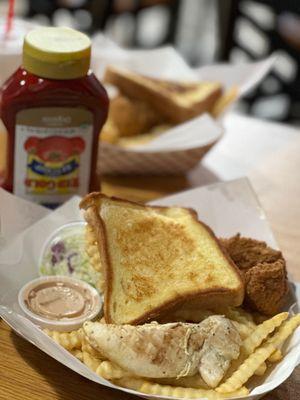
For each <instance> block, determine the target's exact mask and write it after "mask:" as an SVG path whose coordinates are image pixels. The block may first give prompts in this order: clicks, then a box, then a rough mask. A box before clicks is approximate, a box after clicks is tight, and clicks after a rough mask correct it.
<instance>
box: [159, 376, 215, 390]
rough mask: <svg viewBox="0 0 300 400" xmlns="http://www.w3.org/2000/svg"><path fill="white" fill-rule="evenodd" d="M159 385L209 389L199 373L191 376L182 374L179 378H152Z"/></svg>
mask: <svg viewBox="0 0 300 400" xmlns="http://www.w3.org/2000/svg"><path fill="white" fill-rule="evenodd" d="M153 381H155V382H156V383H159V384H161V385H170V386H181V387H185V388H193V389H210V388H209V386H208V385H207V384H206V383H205V382H204V380H203V379H202V378H201V376H200V375H199V374H197V375H193V376H182V377H181V378H159V379H153Z"/></svg>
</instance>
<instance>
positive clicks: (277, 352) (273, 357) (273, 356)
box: [268, 349, 283, 363]
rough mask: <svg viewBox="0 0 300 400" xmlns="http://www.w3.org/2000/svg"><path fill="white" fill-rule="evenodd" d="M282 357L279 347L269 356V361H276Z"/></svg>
mask: <svg viewBox="0 0 300 400" xmlns="http://www.w3.org/2000/svg"><path fill="white" fill-rule="evenodd" d="M282 359H283V354H282V351H281V350H280V349H277V350H275V351H274V353H272V354H271V355H270V357H269V358H268V361H269V362H270V363H276V362H279V361H281V360H282Z"/></svg>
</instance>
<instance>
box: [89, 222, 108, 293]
mask: <svg viewBox="0 0 300 400" xmlns="http://www.w3.org/2000/svg"><path fill="white" fill-rule="evenodd" d="M85 239H86V241H85V243H86V244H85V251H86V252H87V254H88V256H89V259H90V262H91V264H92V266H93V268H94V269H95V270H96V271H98V272H99V273H100V277H99V279H98V282H97V289H98V290H99V291H100V292H101V293H102V292H103V291H104V286H105V282H104V275H103V268H102V263H101V259H100V254H99V250H98V246H97V240H96V238H95V235H94V232H93V230H92V228H91V227H90V226H88V225H87V226H86V229H85Z"/></svg>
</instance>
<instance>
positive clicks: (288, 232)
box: [0, 115, 300, 400]
mask: <svg viewBox="0 0 300 400" xmlns="http://www.w3.org/2000/svg"><path fill="white" fill-rule="evenodd" d="M225 125H226V128H227V134H226V135H225V137H224V138H223V139H222V140H221V142H220V143H219V144H218V145H217V146H216V147H215V148H214V149H213V150H212V151H211V152H210V153H209V155H207V157H206V158H205V159H204V161H203V163H202V165H200V166H199V167H197V168H196V169H195V170H194V171H192V172H191V173H189V174H188V175H187V176H176V177H148V178H146V179H145V178H144V177H126V178H125V177H110V178H108V177H106V178H104V179H103V183H102V190H103V191H104V192H105V193H106V194H109V195H111V194H114V195H118V196H121V197H125V198H128V199H132V200H139V201H148V200H153V199H155V198H159V197H163V196H165V195H167V194H170V193H174V192H177V191H180V190H185V189H187V188H190V187H194V186H198V185H203V184H207V183H211V182H215V181H218V180H223V179H225V180H226V179H233V178H236V177H239V176H241V175H247V176H248V177H249V178H250V180H251V183H252V185H253V187H254V189H255V191H256V192H257V194H258V197H259V200H260V201H261V203H262V206H263V208H264V209H265V211H266V213H267V216H268V218H269V221H270V224H271V227H272V229H273V231H274V234H275V237H276V239H277V240H278V243H279V245H280V247H281V249H282V251H283V253H284V255H285V257H286V259H287V261H288V269H289V272H290V273H291V275H292V276H293V277H294V279H295V280H299V281H300V269H299V263H298V260H299V259H300V246H299V242H300V203H299V198H300V179H299V174H300V156H299V154H300V135H299V132H297V131H296V130H295V129H293V128H290V127H287V126H284V125H279V124H270V123H266V122H262V121H258V120H254V119H250V118H245V117H241V116H238V115H231V116H230V117H228V118H227V120H226V121H225ZM0 148H1V142H0ZM0 164H1V160H0ZM0 354H1V356H0V399H3V400H4V399H5V400H6V399H14V400H19V399H20V400H27V399H28V400H29V399H30V400H35V399H36V400H40V399H41V398H42V399H45V400H54V399H55V400H58V399H59V400H69V399H70V400H71V399H72V400H75V399H76V400H80V399H89V400H93V399H99V398H101V399H103V400H104V399H108V398H109V399H118V400H119V399H123V400H126V399H129V398H135V396H132V395H129V394H125V393H121V392H119V391H116V390H112V389H108V388H105V387H102V386H100V385H98V384H95V383H93V382H90V381H88V380H86V379H85V378H83V377H81V376H79V375H78V374H76V373H74V372H72V371H71V370H69V369H68V368H66V367H64V366H63V365H61V364H59V363H58V362H56V361H55V360H54V359H52V358H51V357H49V356H47V355H46V354H44V353H43V352H41V351H40V350H38V349H37V348H35V347H34V346H33V345H31V344H30V343H28V342H26V341H25V340H23V339H21V338H20V337H19V336H17V335H16V334H15V333H14V332H13V331H12V330H11V329H10V328H9V327H8V326H7V325H6V324H5V323H4V322H3V321H0ZM299 396H300V368H298V369H297V370H296V371H295V372H294V373H293V375H292V376H291V377H290V378H289V380H288V381H287V382H286V383H284V384H283V385H281V386H280V388H278V389H277V390H276V391H274V392H272V394H271V395H267V396H266V397H265V399H269V400H271V399H272V400H277V399H282V400H283V399H284V400H296V398H299Z"/></svg>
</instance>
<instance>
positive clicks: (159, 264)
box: [80, 193, 244, 324]
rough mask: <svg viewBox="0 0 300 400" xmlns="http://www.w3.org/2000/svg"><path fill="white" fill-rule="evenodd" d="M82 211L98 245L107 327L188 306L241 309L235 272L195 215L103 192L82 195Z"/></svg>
mask: <svg viewBox="0 0 300 400" xmlns="http://www.w3.org/2000/svg"><path fill="white" fill-rule="evenodd" d="M80 207H81V208H83V209H85V219H86V221H87V222H88V224H89V225H90V226H91V228H92V229H93V231H94V234H95V236H96V238H97V242H98V245H99V253H100V257H101V263H102V265H103V269H104V275H105V300H104V316H105V320H106V322H108V323H115V324H137V323H143V322H145V321H147V320H149V319H153V318H156V317H158V316H160V315H161V314H162V313H163V312H165V311H166V310H168V309H170V308H172V307H174V306H178V305H181V304H184V303H185V302H187V301H188V302H189V303H190V302H196V303H197V304H198V306H201V307H209V306H212V305H214V306H217V305H218V304H219V305H222V306H226V305H230V306H238V305H240V304H241V303H242V302H243V298H244V285H243V282H242V279H241V275H240V273H239V271H238V269H237V268H236V267H235V265H234V263H233V262H232V261H231V259H230V258H228V257H227V256H226V254H225V253H224V252H223V250H222V248H221V246H220V245H219V243H218V240H217V238H216V237H215V235H214V234H213V232H212V231H211V230H210V229H209V228H208V227H207V226H206V225H205V224H203V223H202V222H200V221H198V220H197V214H196V213H195V211H193V210H190V209H185V208H179V207H150V206H144V205H140V204H137V203H132V202H129V201H126V200H121V199H117V198H109V197H106V196H104V195H103V194H101V193H91V194H89V195H87V196H86V197H85V198H84V199H83V200H82V201H81V203H80Z"/></svg>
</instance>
